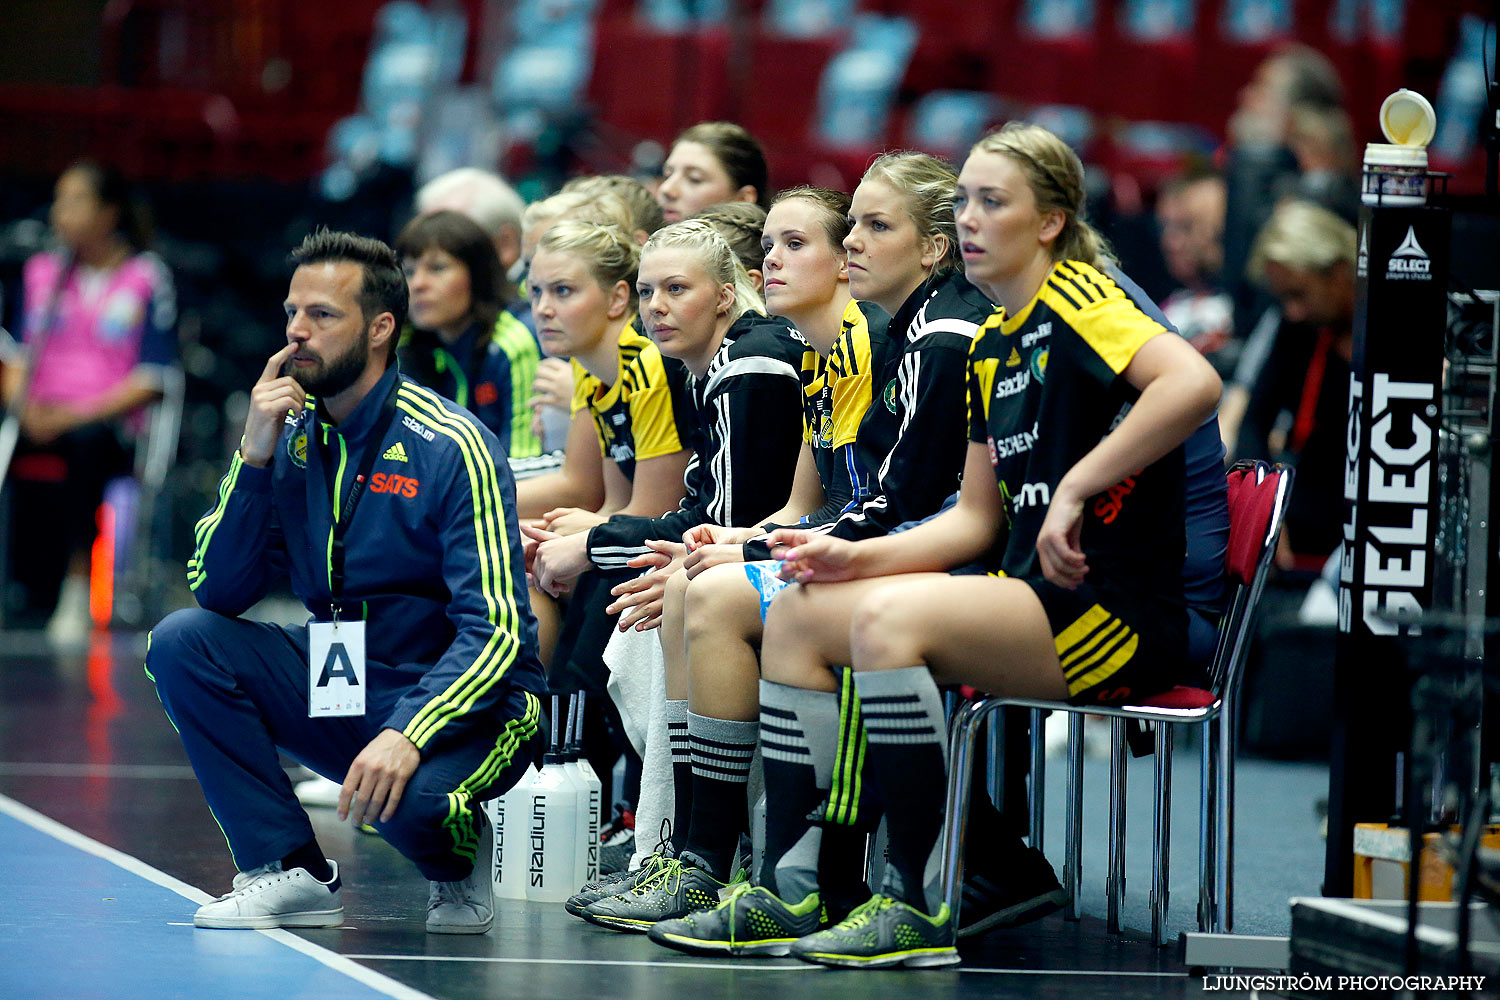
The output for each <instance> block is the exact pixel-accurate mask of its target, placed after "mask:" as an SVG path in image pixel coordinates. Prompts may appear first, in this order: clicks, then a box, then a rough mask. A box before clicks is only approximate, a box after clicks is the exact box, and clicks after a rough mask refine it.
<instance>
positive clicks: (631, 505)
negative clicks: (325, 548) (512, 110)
mask: <svg viewBox="0 0 1500 1000" xmlns="http://www.w3.org/2000/svg"><path fill="white" fill-rule="evenodd" d="M639 261H640V248H639V247H638V246H637V245H636V242H635V240H634V239H632V238H631V237H630V236H629V235H628V234H626V233H625V232H624V231H623V230H622V229H620V228H619V227H617V226H611V225H601V224H598V223H593V222H585V221H580V220H569V221H564V222H559V223H557V224H555V225H553V226H552V228H550V229H548V230H547V233H546V235H545V236H543V237H542V239H541V242H540V243H539V245H538V247H537V251H536V254H535V256H534V257H533V258H532V261H531V270H530V275H529V277H528V279H527V292H528V294H529V296H530V299H531V305H532V315H533V316H534V317H535V320H536V327H537V336H538V338H539V339H540V340H541V343H542V347H543V349H544V350H545V351H546V352H547V353H548V354H549V355H561V356H567V357H571V358H572V361H571V365H572V368H573V386H574V389H573V405H572V424H571V426H570V428H569V432H568V444H567V450H566V453H565V456H564V459H563V466H562V468H561V469H560V470H559V471H557V472H554V473H551V474H549V475H545V476H539V477H537V478H534V479H528V480H525V481H523V482H521V483H518V484H516V505H517V511H518V513H519V515H520V516H521V517H522V518H523V519H534V520H535V521H536V523H538V524H539V525H540V526H542V527H545V528H546V529H547V530H549V531H553V532H556V533H558V534H564V535H567V534H574V533H577V532H586V531H588V530H589V529H590V528H592V527H594V526H595V525H597V524H602V523H603V522H604V521H606V520H608V519H609V517H610V516H611V515H614V514H626V515H640V516H654V515H656V514H660V513H661V512H662V511H664V510H670V509H672V508H673V507H676V506H677V504H678V502H679V501H680V500H681V499H682V495H683V490H684V486H683V476H684V473H685V472H686V469H687V465H688V461H689V459H690V458H691V457H692V451H691V450H690V448H689V446H688V442H689V441H690V439H691V434H692V428H693V426H694V422H695V417H694V416H693V411H692V404H691V401H690V400H689V399H688V397H687V395H686V379H687V374H686V370H685V369H684V368H683V366H682V364H681V363H680V362H678V361H675V360H672V359H670V358H664V357H663V356H662V354H661V351H659V350H658V349H657V347H656V345H655V344H653V343H651V341H650V340H648V339H647V338H645V337H643V336H641V335H640V334H639V333H637V332H636V331H635V328H634V325H633V320H634V317H635V310H636V302H635V277H636V268H637V265H638V263H639ZM630 575H633V574H632V573H631V572H630V571H626V572H625V573H624V574H619V573H602V572H601V573H590V574H586V575H584V576H583V577H582V578H580V580H579V581H578V584H577V586H576V587H575V588H574V590H573V593H572V594H571V596H570V597H569V598H568V600H567V611H566V618H562V616H561V613H560V612H561V609H560V608H559V606H558V603H557V601H555V600H554V599H553V598H552V597H549V596H548V595H546V594H544V593H542V592H541V591H540V590H538V589H537V588H532V591H531V600H532V607H533V609H534V610H535V611H536V613H537V617H538V620H539V622H541V623H542V630H541V631H542V634H541V645H542V649H543V662H544V663H546V664H547V667H548V680H549V684H550V685H551V687H552V689H553V690H554V691H564V692H566V691H576V690H583V691H587V692H588V693H589V694H591V695H593V696H595V697H593V698H592V699H591V701H592V702H593V704H594V705H596V706H598V707H599V709H600V712H596V713H594V714H593V716H592V718H591V719H589V720H588V721H589V729H588V731H587V732H586V733H585V750H586V752H588V754H589V757H590V760H595V758H596V757H597V758H598V760H596V761H595V763H596V764H597V765H598V766H599V768H600V773H601V774H606V773H607V772H608V770H609V766H610V765H612V763H613V756H615V755H614V753H613V752H612V749H611V747H610V741H609V740H608V739H607V738H606V737H605V735H604V734H603V730H602V729H601V728H600V727H599V726H598V725H596V723H601V722H603V721H605V720H604V719H603V718H602V716H601V714H600V713H602V712H606V711H608V705H609V701H608V699H607V698H606V697H604V680H605V674H604V668H603V661H602V654H603V649H604V646H605V644H606V643H607V642H608V640H609V635H610V630H611V628H612V626H613V621H614V620H613V618H612V617H610V616H606V615H605V614H604V608H605V607H606V606H607V605H608V604H609V603H610V594H609V590H610V587H612V586H614V585H615V584H616V583H619V582H620V580H621V579H624V578H626V577H628V576H630ZM560 618H561V619H562V620H561V621H560V620H559V619H560Z"/></svg>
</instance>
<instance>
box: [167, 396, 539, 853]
mask: <svg viewBox="0 0 1500 1000" xmlns="http://www.w3.org/2000/svg"><path fill="white" fill-rule="evenodd" d="M398 379H399V386H398V388H397V394H396V411H395V414H394V417H393V419H392V421H391V423H390V426H389V427H388V429H387V430H386V432H385V434H384V435H383V437H382V438H381V440H380V441H379V442H376V443H375V444H374V445H373V447H375V448H377V449H378V453H377V457H376V460H375V463H374V465H373V467H372V468H371V473H370V476H369V481H368V482H367V483H366V484H365V485H364V495H363V496H362V498H361V499H360V500H359V503H358V506H357V508H356V509H355V512H354V516H353V519H352V520H351V522H350V524H349V527H348V528H347V530H346V534H345V536H344V544H345V549H346V558H345V581H346V582H345V585H344V599H343V602H342V606H343V611H342V617H343V618H344V619H350V618H364V619H365V620H366V622H367V625H366V659H367V661H368V671H369V673H368V677H367V690H366V713H365V715H364V717H362V718H352V719H350V718H320V719H308V718H307V660H306V655H307V653H306V649H307V634H306V628H305V627H282V626H273V625H262V624H258V623H253V622H246V621H243V620H240V619H238V618H236V617H233V616H237V615H240V614H241V613H243V612H244V611H245V610H246V609H248V608H249V607H250V606H251V605H253V604H254V603H255V602H256V601H258V600H259V599H260V598H261V597H263V596H264V595H265V594H266V593H267V592H268V591H269V590H270V588H271V587H272V586H273V585H275V584H276V583H278V582H279V581H280V580H281V579H282V578H289V581H290V585H291V589H292V591H293V592H294V593H296V594H297V595H298V596H299V597H300V598H301V599H302V600H303V602H304V603H305V604H306V606H307V608H308V610H309V611H310V612H312V614H313V615H314V616H315V617H317V618H320V619H326V618H327V617H328V614H329V601H330V596H331V589H330V575H331V574H330V568H329V551H330V545H331V538H332V534H331V532H332V524H333V519H332V514H331V511H332V509H333V508H332V506H331V505H330V496H329V486H328V479H327V476H326V473H325V469H331V470H333V471H334V472H336V474H337V476H336V482H337V504H338V505H339V506H340V507H342V505H343V503H344V499H345V498H346V497H347V495H348V490H349V488H350V486H351V485H352V483H353V481H354V478H355V474H356V467H357V465H358V463H359V459H360V456H361V455H362V453H363V448H364V446H365V443H366V439H367V438H369V437H370V436H371V432H372V430H373V429H374V426H375V425H376V424H377V422H378V419H379V417H380V413H381V409H382V406H383V404H384V402H385V399H386V397H387V395H388V394H389V392H390V390H391V387H392V386H393V385H394V384H396V382H397V380H398ZM196 534H197V544H196V548H195V551H194V554H193V558H192V560H191V562H190V563H189V572H188V577H189V583H190V584H191V586H192V589H193V593H194V595H195V596H196V597H197V599H198V603H199V605H200V606H201V608H202V609H203V610H197V611H193V610H189V611H179V612H176V613H174V614H173V615H171V616H169V617H168V618H167V619H166V620H165V621H163V622H162V623H161V625H159V626H158V627H157V628H156V629H155V630H154V631H153V633H152V640H151V646H150V650H149V652H148V656H147V671H148V673H149V674H150V675H151V677H152V679H153V680H154V681H155V682H156V685H157V690H158V693H159V694H160V695H161V698H162V703H163V705H164V707H165V708H166V710H167V713H168V716H169V717H170V718H171V719H172V722H173V724H174V725H176V726H177V727H178V730H179V731H180V732H181V734H182V738H183V743H184V745H185V747H186V748H187V751H188V755H189V758H190V759H191V760H192V762H193V766H194V768H195V770H196V771H197V773H198V776H199V780H200V782H201V783H202V785H203V787H204V792H205V795H206V796H207V798H208V800H209V806H210V808H211V809H212V810H213V812H214V815H215V818H216V819H217V820H218V821H219V824H220V825H221V826H222V827H223V828H224V831H225V834H226V835H227V837H228V838H229V842H230V848H231V850H232V851H233V852H234V855H235V860H236V863H237V864H238V865H239V867H240V868H241V869H247V868H250V867H254V866H257V865H261V864H265V863H266V862H268V861H272V860H276V859H279V858H280V857H283V856H284V855H285V854H287V853H289V852H290V851H291V850H293V849H294V848H296V847H298V846H300V845H301V844H304V843H306V842H307V841H309V840H311V839H312V833H311V827H310V825H309V824H308V823H307V818H306V815H305V814H304V813H303V812H302V810H301V808H300V807H299V806H298V805H297V803H296V801H295V798H293V797H292V795H291V789H290V784H289V783H288V782H287V779H286V777H285V775H284V773H283V772H282V771H281V768H280V766H279V765H278V764H277V761H276V752H275V751H276V749H277V748H280V749H282V750H285V751H286V752H288V753H290V754H292V755H293V756H295V757H297V758H298V759H299V760H301V761H303V762H304V763H306V764H307V765H308V766H309V767H312V768H313V769H314V770H316V771H319V772H320V773H324V774H326V775H328V776H329V777H332V778H334V779H336V780H342V778H343V776H344V773H345V771H346V770H347V768H348V765H349V763H350V762H351V761H352V760H353V759H354V757H355V756H356V755H357V754H358V753H359V751H360V750H361V749H363V747H364V746H365V745H366V744H367V743H368V742H369V740H370V739H372V738H374V736H375V735H376V734H378V733H379V732H380V730H381V729H383V728H391V729H395V730H398V731H400V732H401V733H403V734H404V735H405V736H406V737H407V738H408V739H410V740H411V741H412V743H414V744H415V745H416V746H417V748H418V749H419V750H420V751H421V754H422V764H421V766H419V768H418V770H417V774H416V776H415V777H414V778H413V780H412V783H411V784H410V785H409V786H408V791H407V793H406V795H405V797H404V798H403V801H402V803H401V806H400V809H399V810H398V813H397V815H396V816H395V817H393V818H392V820H391V821H390V823H387V824H377V826H379V827H380V829H381V832H382V833H383V834H384V835H385V836H386V838H387V839H388V840H390V841H391V842H392V843H393V844H395V845H396V846H397V847H398V849H400V850H402V852H403V853H404V854H406V855H407V856H408V857H409V858H411V859H412V860H413V861H415V862H416V863H417V865H418V867H419V868H422V869H423V871H424V873H426V874H427V876H428V878H430V879H434V880H442V881H452V880H455V879H458V878H463V877H465V876H466V875H467V874H468V870H469V868H470V867H471V866H472V861H473V853H474V843H475V842H476V840H477V834H478V830H479V827H478V819H477V810H471V809H470V808H469V806H470V803H472V802H477V801H479V800H482V799H485V798H490V797H492V796H494V795H498V794H500V793H501V792H503V791H504V790H505V789H507V788H509V787H510V786H511V785H512V784H514V783H515V781H516V780H517V779H518V778H519V776H520V775H521V773H522V772H523V769H524V767H525V766H526V765H527V764H528V763H530V761H531V760H532V759H533V757H534V756H535V754H536V747H537V744H538V742H539V741H537V740H536V739H534V737H535V735H536V733H537V732H538V731H539V728H540V721H541V720H540V703H539V701H538V699H537V698H536V695H537V694H538V693H540V692H542V691H543V690H544V689H545V684H546V680H545V676H544V673H543V670H542V667H541V663H540V660H539V659H538V657H537V645H536V621H535V619H534V618H533V617H532V614H531V609H530V606H529V604H528V601H527V591H526V579H525V566H524V561H523V557H522V551H521V536H520V532H519V530H518V527H517V523H516V515H515V487H514V482H513V480H512V478H511V475H510V470H509V467H508V465H507V464H506V461H505V457H504V453H503V451H501V449H500V446H499V442H498V441H497V440H496V438H495V437H494V435H493V434H491V433H490V432H489V431H488V430H486V429H484V428H483V427H482V426H481V425H480V424H479V423H478V421H477V420H475V419H474V418H473V417H472V416H471V415H470V414H469V413H467V411H465V410H463V409H461V408H459V407H458V406H456V405H454V404H453V403H452V402H450V401H448V400H445V399H443V398H441V397H439V396H438V395H436V394H435V393H433V392H432V391H431V390H428V389H425V388H422V387H420V386H418V385H417V384H416V383H413V382H411V381H409V380H407V379H405V378H401V377H400V376H399V375H398V373H397V370H396V368H394V367H392V368H391V369H390V370H388V371H387V372H386V373H385V376H384V377H383V378H382V379H381V381H380V382H379V383H378V384H377V385H376V386H375V387H374V388H373V389H372V390H371V391H370V393H369V394H368V395H367V396H366V397H365V399H364V400H363V401H362V402H361V403H360V405H359V406H358V407H356V409H355V410H354V412H353V413H351V414H350V415H349V417H348V418H347V419H346V420H345V421H344V422H343V423H342V424H339V425H337V426H334V425H331V424H329V423H328V422H327V421H326V419H325V418H324V416H323V415H322V414H321V413H320V412H318V411H317V410H316V409H315V408H314V407H313V406H311V405H309V406H308V408H307V409H305V410H304V411H303V412H302V413H301V414H300V415H297V416H296V417H290V416H289V417H288V419H287V422H286V425H285V427H284V428H283V430H282V433H281V437H280V440H279V441H278V443H277V448H276V451H275V454H274V457H273V459H272V462H271V464H270V465H269V466H268V467H266V468H264V469H260V468H255V467H253V466H249V465H246V464H245V463H244V462H243V461H242V460H241V458H240V456H239V454H238V453H236V454H235V456H234V458H233V461H232V463H231V465H230V469H229V473H228V474H227V475H226V476H225V477H224V479H223V481H222V482H221V483H220V486H219V497H218V503H217V505H216V506H215V507H214V508H213V509H212V510H211V511H209V513H208V514H206V515H205V516H204V517H203V518H202V519H201V520H200V521H199V522H198V526H197V529H196Z"/></svg>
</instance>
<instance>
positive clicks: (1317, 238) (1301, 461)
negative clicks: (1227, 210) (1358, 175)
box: [1225, 201, 1356, 571]
mask: <svg viewBox="0 0 1500 1000" xmlns="http://www.w3.org/2000/svg"><path fill="white" fill-rule="evenodd" d="M1355 242H1356V235H1355V230H1354V227H1353V226H1351V225H1349V223H1347V222H1345V221H1344V220H1343V219H1341V218H1339V217H1338V216H1337V215H1335V214H1333V213H1332V212H1330V211H1328V210H1327V209H1326V208H1322V207H1320V206H1318V205H1314V204H1312V203H1311V202H1306V201H1289V202H1285V203H1284V204H1282V205H1279V206H1277V208H1276V210H1275V212H1274V213H1272V215H1271V218H1270V221H1268V222H1267V223H1266V225H1265V228H1264V229H1262V230H1261V231H1260V234H1259V235H1258V236H1257V237H1256V238H1255V243H1254V246H1253V247H1252V249H1251V253H1250V264H1249V269H1250V277H1251V279H1252V280H1253V281H1255V282H1256V284H1258V285H1260V286H1261V287H1263V288H1265V289H1266V291H1268V292H1269V293H1270V294H1271V296H1272V297H1273V298H1274V299H1275V300H1276V302H1277V303H1278V304H1279V307H1280V317H1281V320H1280V328H1279V329H1278V331H1277V333H1276V339H1275V343H1274V346H1272V348H1271V350H1270V355H1269V357H1268V358H1267V360H1266V363H1265V365H1264V367H1263V368H1261V369H1260V370H1259V372H1258V373H1256V375H1255V377H1254V378H1253V379H1252V378H1249V373H1243V374H1242V373H1237V374H1236V378H1237V379H1240V378H1244V379H1245V381H1243V382H1240V383H1239V384H1237V385H1236V386H1234V387H1233V388H1232V389H1231V390H1230V395H1237V396H1239V398H1240V400H1241V402H1239V403H1237V404H1236V405H1237V406H1243V407H1244V419H1243V422H1242V423H1241V424H1240V425H1239V437H1238V441H1239V443H1238V447H1237V449H1236V451H1237V454H1238V455H1240V456H1242V457H1247V458H1269V459H1273V460H1276V461H1284V462H1289V463H1291V464H1293V465H1295V466H1296V468H1297V489H1296V490H1294V491H1293V493H1292V500H1291V504H1290V506H1289V507H1288V508H1287V514H1286V526H1285V528H1284V529H1283V530H1282V533H1281V546H1280V551H1279V552H1278V564H1279V565H1280V566H1281V567H1282V568H1284V569H1290V568H1307V569H1311V570H1313V571H1316V570H1318V569H1319V568H1321V567H1322V565H1323V563H1324V561H1325V560H1326V559H1327V558H1328V556H1329V555H1330V554H1331V553H1332V552H1333V550H1334V549H1335V548H1336V547H1337V546H1338V544H1339V539H1340V538H1341V537H1342V536H1341V531H1342V524H1343V513H1344V505H1343V496H1344V492H1343V490H1344V478H1343V477H1344V461H1343V457H1344V432H1345V426H1346V419H1345V418H1346V416H1347V414H1346V405H1347V402H1348V394H1349V363H1350V359H1351V357H1352V355H1353V349H1354V263H1355V253H1356V252H1355ZM1242 367H1243V366H1242ZM1225 402H1226V409H1227V408H1228V407H1229V405H1230V399H1229V397H1228V396H1226V401H1225Z"/></svg>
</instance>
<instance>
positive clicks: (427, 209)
mask: <svg viewBox="0 0 1500 1000" xmlns="http://www.w3.org/2000/svg"><path fill="white" fill-rule="evenodd" d="M416 203H417V214H418V215H429V214H431V213H433V212H439V211H442V210H443V209H448V210H450V211H454V212H459V213H461V214H463V215H467V216H468V217H469V218H471V219H473V220H474V221H475V222H476V223H478V225H479V228H480V229H483V230H484V231H485V232H486V233H489V234H490V238H491V239H492V240H493V241H494V243H495V253H496V255H498V256H499V258H500V273H501V275H502V277H503V278H504V279H505V284H504V286H503V287H502V289H501V290H502V291H503V292H504V295H505V299H504V301H505V302H507V303H509V304H510V305H511V306H512V314H515V309H516V308H522V307H524V306H525V296H524V295H520V294H518V293H517V290H516V289H517V286H516V283H515V281H514V280H513V278H514V276H513V275H511V271H512V269H514V268H515V266H516V262H517V261H519V260H520V259H521V213H522V211H523V210H524V209H525V203H524V202H522V201H521V196H520V195H518V194H516V191H515V188H513V187H511V186H510V185H509V184H507V183H505V181H503V180H502V179H501V178H500V177H499V175H497V174H492V173H490V172H489V171H488V170H480V169H478V168H477V167H459V168H458V169H457V170H450V171H448V172H447V173H446V174H439V175H438V176H437V177H434V178H433V179H432V180H430V181H428V182H427V183H426V184H424V185H422V187H421V189H420V190H419V191H418V192H417V197H416ZM517 318H518V319H520V318H522V317H520V316H517ZM526 326H527V327H528V328H529V327H530V326H531V324H530V323H529V322H528V323H526Z"/></svg>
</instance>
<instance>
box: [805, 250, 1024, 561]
mask: <svg viewBox="0 0 1500 1000" xmlns="http://www.w3.org/2000/svg"><path fill="white" fill-rule="evenodd" d="M994 311H995V306H994V303H992V302H990V300H989V299H987V298H985V297H984V293H982V292H981V291H980V290H979V289H977V288H975V287H974V286H973V285H972V284H970V283H969V280H968V279H967V278H965V277H964V276H963V274H962V272H957V271H950V272H946V273H944V274H940V275H937V276H936V277H933V278H929V279H928V280H927V281H926V282H925V283H924V284H923V285H922V286H921V287H919V288H918V289H917V290H916V291H914V292H912V293H911V295H909V296H907V299H906V302H904V303H903V304H902V306H901V308H900V309H898V310H897V311H896V314H895V315H894V316H892V317H891V325H890V327H889V335H890V337H891V338H892V339H893V340H899V341H900V342H901V343H902V344H903V349H902V350H901V352H900V353H899V354H898V353H896V352H894V351H893V352H891V353H890V355H888V359H889V360H888V362H887V364H886V368H885V370H884V371H883V372H880V373H879V374H878V375H877V378H876V382H875V386H874V393H875V398H874V399H873V400H872V401H871V403H870V409H869V412H867V413H866V414H865V418H864V421H863V422H862V423H861V424H860V427H859V436H858V438H857V439H856V441H855V447H856V449H858V450H859V453H860V455H859V457H860V459H861V460H862V461H863V463H864V464H865V467H866V468H873V469H878V470H879V475H878V479H877V482H878V484H879V485H878V487H877V492H876V494H875V495H874V496H872V497H870V498H869V499H868V500H866V501H864V502H863V503H862V504H860V505H858V506H855V507H851V508H850V509H849V510H846V511H845V512H844V513H843V515H842V516H841V517H839V519H838V520H837V521H835V522H833V524H832V525H829V526H826V527H822V528H817V529H814V530H817V531H827V532H828V533H830V534H832V535H834V536H836V537H839V538H847V539H850V540H858V539H861V538H874V537H877V536H880V535H884V534H888V533H889V532H890V530H891V529H892V528H894V527H896V525H898V524H901V523H902V522H903V521H912V520H920V519H921V518H924V517H926V516H928V515H929V514H932V513H934V512H936V511H937V509H938V508H939V507H940V506H942V503H943V501H944V500H945V499H947V497H948V496H949V495H950V494H952V493H953V491H954V490H956V489H958V481H959V477H960V476H961V475H962V474H963V469H964V454H965V452H966V450H967V449H968V437H969V435H968V409H967V403H966V398H967V397H966V393H967V389H968V362H969V347H970V346H971V345H972V344H973V343H974V337H975V336H976V335H977V334H978V332H979V328H980V326H981V325H983V324H984V322H985V321H986V320H988V319H989V317H990V315H991V314H992V313H993V312H994Z"/></svg>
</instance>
